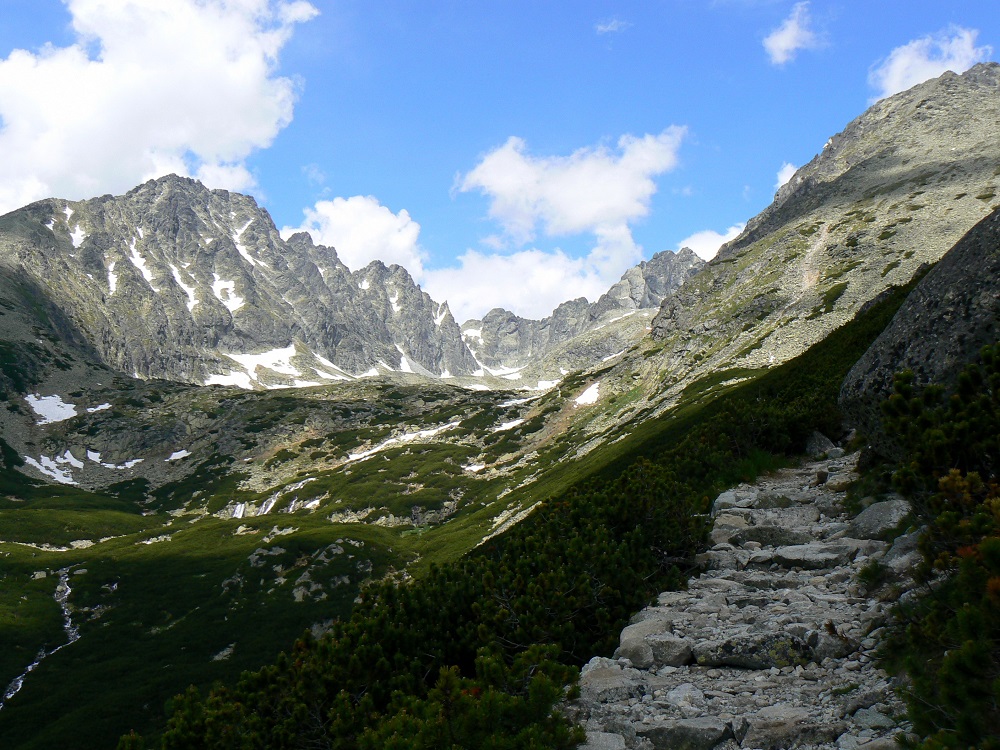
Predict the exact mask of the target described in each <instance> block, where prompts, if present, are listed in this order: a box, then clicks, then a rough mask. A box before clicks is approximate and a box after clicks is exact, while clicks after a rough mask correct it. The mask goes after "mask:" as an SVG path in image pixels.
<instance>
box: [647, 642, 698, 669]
mask: <svg viewBox="0 0 1000 750" xmlns="http://www.w3.org/2000/svg"><path fill="white" fill-rule="evenodd" d="M646 643H648V644H649V646H650V648H651V650H652V652H653V662H654V663H655V664H656V665H657V666H661V667H683V666H684V665H686V664H690V663H691V662H693V661H694V653H693V652H692V651H691V641H689V640H688V639H687V638H676V637H674V636H672V635H653V636H650V637H649V638H647V639H646Z"/></svg>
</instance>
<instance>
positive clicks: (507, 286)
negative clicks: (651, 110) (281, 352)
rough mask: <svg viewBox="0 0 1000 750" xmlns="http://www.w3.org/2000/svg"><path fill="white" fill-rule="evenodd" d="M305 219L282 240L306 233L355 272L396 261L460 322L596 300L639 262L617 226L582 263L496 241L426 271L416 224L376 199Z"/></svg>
mask: <svg viewBox="0 0 1000 750" xmlns="http://www.w3.org/2000/svg"><path fill="white" fill-rule="evenodd" d="M304 214H305V221H304V222H303V224H302V226H300V227H284V228H283V229H282V230H281V235H282V236H283V237H285V238H288V237H290V236H291V235H292V234H294V233H295V232H302V231H305V232H309V234H310V235H311V236H312V238H313V241H314V242H317V243H318V244H322V245H328V246H330V247H334V248H336V250H337V255H338V257H339V258H340V259H341V261H343V262H344V263H345V264H346V265H347V267H348V268H350V269H352V270H357V269H359V268H363V267H364V266H366V265H367V264H368V263H370V262H371V261H372V260H375V259H378V260H381V261H383V262H385V263H398V264H399V265H401V266H403V267H404V268H406V269H407V270H408V271H409V272H410V275H411V276H413V278H414V279H415V280H416V281H417V282H418V283H419V284H420V285H421V286H422V287H423V289H424V290H425V291H427V292H428V293H429V294H430V295H431V297H433V298H434V299H435V300H437V301H439V302H443V301H445V300H447V302H448V304H449V306H450V307H451V310H452V314H453V315H454V316H455V319H456V320H458V321H459V322H462V321H464V320H468V319H469V318H478V317H482V316H483V315H484V314H486V313H487V312H488V311H489V310H491V309H492V308H494V307H505V308H507V309H509V310H513V311H514V312H516V313H517V314H518V315H522V316H525V317H533V318H541V317H545V316H546V315H548V314H549V313H550V312H552V310H553V309H554V308H555V307H556V306H557V305H558V304H560V303H561V302H565V301H566V300H568V299H573V298H576V297H587V298H588V299H590V300H591V301H593V300H595V299H597V298H598V297H599V296H600V295H602V294H604V292H606V291H607V290H608V287H610V286H611V285H612V284H613V283H615V282H616V281H618V279H619V278H620V277H621V275H622V274H623V273H624V272H625V271H626V270H627V269H628V268H629V267H631V266H633V265H635V264H636V263H638V262H639V261H640V260H642V250H641V248H639V247H638V246H637V245H636V244H635V241H634V240H633V238H632V233H631V232H630V231H629V229H628V227H627V226H625V225H623V224H621V225H610V226H607V227H598V228H596V229H595V232H594V234H595V244H594V246H593V248H592V249H591V250H590V251H589V252H588V253H587V255H586V256H585V257H583V258H573V257H571V256H570V255H568V254H566V253H565V252H563V251H562V250H560V249H556V250H554V251H544V250H539V249H536V248H532V249H527V250H520V251H517V252H513V253H505V252H500V251H497V250H498V248H499V247H501V245H500V244H499V243H496V242H494V243H485V244H486V245H487V247H490V248H491V251H490V252H481V251H478V250H468V251H467V252H466V253H465V254H464V255H462V256H460V257H459V258H458V265H457V266H454V267H451V268H441V269H434V270H428V269H426V268H425V267H424V263H425V262H426V259H427V257H426V253H425V252H424V250H423V248H422V247H421V246H420V241H419V237H420V224H418V223H417V222H416V221H414V220H413V219H412V218H411V217H410V214H409V212H407V211H406V210H405V209H404V210H401V211H399V213H395V214H394V213H393V212H392V211H390V210H389V209H388V208H386V207H385V206H383V205H381V204H380V203H379V201H378V200H377V199H376V198H374V197H372V196H361V195H356V196H353V197H351V198H334V199H333V200H323V201H318V202H317V203H316V205H315V206H314V207H312V208H307V209H305V211H304ZM492 239H494V240H495V239H496V238H492Z"/></svg>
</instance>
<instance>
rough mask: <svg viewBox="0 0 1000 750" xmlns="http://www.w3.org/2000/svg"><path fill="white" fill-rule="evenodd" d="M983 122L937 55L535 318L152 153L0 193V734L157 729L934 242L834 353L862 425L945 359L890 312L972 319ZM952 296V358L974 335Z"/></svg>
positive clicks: (563, 481) (582, 471) (659, 427)
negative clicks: (784, 163)
mask: <svg viewBox="0 0 1000 750" xmlns="http://www.w3.org/2000/svg"><path fill="white" fill-rule="evenodd" d="M998 131H1000V66H998V65H995V64H982V65H977V66H976V67H974V68H972V69H971V70H969V71H968V72H966V73H964V74H962V75H956V74H953V73H945V74H944V75H943V76H941V77H939V78H937V79H934V80H930V81H927V82H926V83H923V84H920V85H918V86H916V87H914V88H912V89H910V90H908V91H905V92H903V93H900V94H897V95H895V96H892V97H890V98H887V99H884V100H881V101H879V102H877V103H875V104H873V105H872V106H871V107H870V108H869V109H868V110H867V111H866V112H865V113H864V114H862V115H861V116H860V117H858V118H857V119H855V120H854V121H852V122H851V123H849V124H848V125H847V126H846V127H845V129H844V130H843V131H842V132H841V133H839V134H837V135H834V136H833V137H831V138H830V139H829V141H828V142H827V143H826V145H825V146H824V147H823V149H822V150H821V152H820V153H819V154H818V155H817V156H816V157H815V158H814V159H813V160H812V161H810V162H809V163H808V164H806V165H805V166H804V167H802V168H801V169H799V170H798V171H797V172H796V174H795V175H794V176H793V178H792V179H791V180H790V181H789V182H788V183H787V184H786V185H784V186H783V187H781V188H780V189H779V191H778V193H777V195H776V196H775V199H774V202H773V203H772V204H771V205H770V206H769V207H768V208H767V209H765V210H764V211H763V212H762V213H761V214H760V215H758V216H757V217H754V218H753V219H751V220H750V221H749V222H748V224H747V226H746V228H745V230H744V231H743V232H742V233H741V234H740V236H738V237H737V238H735V239H734V240H732V241H731V242H729V243H727V244H726V245H724V246H723V247H722V248H721V250H720V252H719V254H718V255H717V257H715V258H714V259H713V260H711V261H710V262H708V263H704V262H703V261H701V260H700V259H699V258H698V257H697V256H695V255H694V253H692V252H691V251H690V250H682V251H680V252H678V253H672V252H664V253H659V254H657V255H654V256H653V257H652V258H651V259H650V260H648V261H644V262H643V263H641V264H639V265H638V266H636V267H634V268H632V269H630V270H629V271H627V272H626V273H625V274H624V276H623V277H622V279H621V281H619V282H618V283H616V284H615V285H614V286H612V287H611V288H610V289H609V290H608V292H607V293H606V294H605V295H603V296H602V297H601V298H600V299H598V300H597V301H595V302H589V301H588V300H585V299H576V300H570V301H567V302H565V303H563V304H562V305H560V306H559V307H558V308H556V309H555V310H554V311H553V312H552V314H551V315H550V316H548V317H547V318H545V319H543V320H526V319H523V318H520V317H518V316H516V315H514V314H513V313H511V312H509V311H505V310H500V309H497V310H492V311H490V312H489V313H488V314H486V315H485V316H483V318H482V319H481V320H470V321H464V322H462V323H461V324H459V322H457V321H456V320H455V319H454V317H453V316H452V314H451V312H450V310H449V309H448V305H447V303H446V302H440V303H439V302H437V301H434V300H432V299H431V298H430V297H429V296H428V295H427V294H426V293H425V292H423V291H422V290H421V289H420V288H419V286H418V285H417V284H416V283H415V282H414V280H413V278H412V277H411V276H410V274H409V273H408V272H407V271H406V270H405V269H404V268H402V267H400V266H395V265H394V266H385V265H384V264H382V263H380V262H378V261H376V262H373V263H371V264H369V265H368V266H366V267H365V268H362V269H359V270H351V269H349V268H347V267H346V266H345V265H344V264H343V263H342V262H341V261H340V260H339V259H338V257H337V253H336V250H335V249H334V248H329V247H325V246H321V245H316V244H314V242H313V241H312V239H311V238H310V237H309V236H308V235H307V234H304V233H300V234H295V235H293V236H291V237H288V238H287V239H284V238H282V237H281V236H280V234H279V233H278V231H277V229H276V227H275V226H274V223H273V222H272V221H271V219H270V217H269V216H268V214H267V213H266V211H264V210H263V209H261V208H260V207H259V206H258V205H257V204H256V202H255V201H254V199H253V198H251V197H249V196H244V195H239V194H236V193H230V192H227V191H223V190H210V189H208V188H206V187H204V186H203V185H201V184H200V183H198V182H196V181H194V180H190V179H186V178H181V177H177V176H167V177H162V178H159V179H156V180H152V181H150V182H147V183H145V184H143V185H140V186H138V187H136V188H135V189H134V190H132V191H130V192H129V193H127V194H125V195H122V196H102V197H99V198H93V199H89V200H82V201H69V200H64V199H59V198H52V199H48V200H43V201H39V202H37V203H33V204H31V205H29V206H26V207H24V208H22V209H19V210H17V211H14V212H12V213H9V214H7V215H5V216H3V217H0V393H2V394H3V397H4V406H5V408H4V409H3V410H0V461H2V465H0V555H2V563H0V566H2V567H0V573H2V575H3V576H4V580H5V581H6V583H7V584H8V585H7V589H6V593H0V632H3V633H4V636H3V638H4V642H5V643H7V644H9V646H8V647H7V648H5V649H4V650H3V651H4V653H3V654H0V685H5V684H8V683H9V684H10V685H11V686H12V687H11V689H9V690H8V691H7V693H8V694H7V695H5V696H4V698H3V700H2V701H0V745H3V746H4V747H12V748H25V749H27V748H41V747H49V746H52V745H53V744H60V743H62V744H64V745H65V744H66V742H67V741H69V740H67V738H71V737H74V736H75V735H74V733H75V732H78V731H79V730H77V729H76V728H77V727H86V732H85V733H84V735H79V736H86V737H87V739H86V740H85V743H84V744H78V745H76V746H79V747H106V746H109V742H112V741H113V739H114V738H117V736H118V735H119V734H121V733H122V732H125V731H127V730H128V729H129V728H134V727H142V728H145V729H146V730H149V731H153V732H157V731H160V730H162V726H163V716H162V704H163V702H164V701H165V700H166V699H168V698H170V697H171V696H173V695H174V694H176V693H177V692H180V691H181V690H183V689H184V688H185V687H186V686H187V685H188V684H191V683H195V684H198V685H208V684H210V683H211V682H212V681H214V680H216V679H226V680H234V679H235V678H236V676H237V675H238V674H239V673H240V671H241V670H244V669H255V668H259V666H260V665H261V664H262V663H266V662H268V660H272V659H273V658H275V656H276V654H277V652H278V651H280V650H282V649H284V648H287V647H288V645H289V643H291V640H292V639H294V638H295V637H296V636H298V635H300V634H301V633H302V631H303V630H305V629H311V630H312V632H314V633H316V634H321V633H323V632H325V631H326V630H328V629H329V628H330V627H331V623H332V622H333V621H334V620H337V619H340V618H346V617H348V616H349V613H350V612H351V610H352V607H354V605H355V601H356V599H357V598H358V597H359V595H361V593H362V592H363V590H364V589H365V586H367V585H369V584H370V582H371V581H373V580H407V579H410V578H414V579H420V578H421V577H422V576H425V575H427V574H428V571H429V570H431V569H432V568H433V567H434V566H437V565H444V564H448V563H451V562H453V561H455V560H458V559H460V558H462V557H463V556H464V555H467V554H468V553H469V552H470V551H471V550H474V549H476V548H477V547H480V546H482V545H483V544H484V543H485V542H487V541H489V540H491V539H495V538H497V537H499V536H502V535H503V534H504V532H505V531H507V530H508V529H510V528H511V527H513V526H515V525H517V524H531V523H532V522H533V521H532V519H533V518H535V516H534V515H532V512H533V511H534V510H535V509H536V508H538V507H539V505H540V504H543V503H544V501H545V500H546V499H548V498H552V497H560V496H561V494H560V493H564V492H568V491H569V490H570V489H571V488H574V487H577V486H579V485H580V484H581V483H582V482H585V481H588V479H589V478H590V477H593V476H597V475H603V474H606V473H607V472H610V471H612V470H617V469H616V468H615V467H618V466H619V464H622V462H627V461H628V460H630V458H631V457H633V454H634V452H635V451H636V450H637V449H636V446H637V445H639V444H640V442H641V441H642V440H645V439H646V438H647V437H648V436H650V435H659V434H661V433H663V434H666V433H665V432H664V431H668V430H669V429H674V428H673V427H670V425H677V424H682V420H684V419H688V418H689V415H690V414H692V413H693V410H697V409H700V408H702V407H704V406H705V405H706V404H710V403H712V402H713V400H714V399H717V398H719V397H721V396H722V395H724V394H726V393H727V392H731V391H733V389H735V388H737V387H739V386H740V385H741V384H746V383H752V382H756V381H757V380H760V379H763V378H766V377H767V373H768V372H772V371H774V370H775V369H776V368H778V367H780V366H781V365H783V364H784V363H788V362H790V361H792V360H794V359H795V358H796V357H798V356H800V355H802V354H803V353H804V352H807V351H808V350H810V348H811V347H815V346H816V345H819V344H821V343H822V342H824V341H828V340H829V339H830V337H831V335H832V334H833V333H834V332H835V331H838V330H842V329H843V327H844V326H845V325H848V324H849V323H850V322H851V321H853V320H856V319H857V318H858V316H859V315H861V314H863V313H864V312H865V311H866V310H869V309H871V308H872V307H873V305H876V304H878V303H879V301H881V300H884V299H886V298H887V296H888V295H891V294H892V293H894V291H895V290H899V289H901V288H904V287H907V285H909V284H915V283H916V281H917V280H918V279H919V278H921V276H922V275H923V274H924V273H926V272H927V270H928V269H929V268H930V267H931V266H933V265H934V264H937V263H938V261H940V260H941V259H942V258H945V260H944V261H942V262H941V263H940V264H938V267H937V269H935V271H932V272H931V273H930V274H928V275H927V277H926V279H925V281H924V282H920V284H919V285H917V286H916V289H917V291H915V292H914V293H913V296H912V297H911V298H910V300H909V301H908V302H907V303H906V304H904V306H903V307H902V308H901V312H900V313H899V314H898V315H897V317H896V319H895V320H894V322H893V324H892V326H891V327H890V328H889V329H886V333H885V334H883V338H882V343H881V344H880V345H879V347H880V348H879V347H873V348H872V350H870V351H869V353H868V354H867V355H865V357H864V358H862V360H861V361H860V362H859V364H858V368H859V369H857V370H856V372H854V373H852V376H851V378H850V379H849V380H848V381H847V382H846V383H845V386H844V387H845V391H844V399H845V404H846V406H845V413H847V414H849V415H851V419H853V420H854V421H855V422H856V423H858V424H861V423H864V425H865V428H866V431H869V432H872V433H874V432H875V431H876V430H877V427H875V426H874V425H873V422H872V414H873V411H876V410H877V406H873V404H874V403H875V401H874V400H873V398H874V397H873V396H871V395H870V394H871V393H874V391H875V390H877V389H881V390H879V393H880V394H881V395H883V396H884V395H885V392H886V388H887V386H886V381H887V379H888V378H889V372H890V370H892V369H893V368H898V367H899V366H901V365H906V366H912V365H913V363H912V362H908V361H907V360H906V359H905V356H904V354H905V352H907V351H909V352H912V353H915V354H914V356H915V357H916V359H917V360H920V359H921V358H923V359H926V358H928V357H932V358H933V357H934V356H936V355H932V354H927V353H926V352H923V350H921V349H920V348H919V347H915V346H913V345H912V344H911V343H910V342H912V340H913V339H914V337H915V336H919V337H923V339H924V341H925V342H929V341H930V340H931V338H934V339H935V340H946V339H948V334H947V333H942V332H941V331H938V332H937V333H935V334H934V335H933V336H931V335H930V334H928V333H915V332H916V331H921V330H924V329H920V328H919V326H918V325H917V324H918V323H920V322H921V321H923V322H925V323H926V322H927V321H928V320H930V319H933V318H934V317H935V316H936V315H938V312H936V311H938V310H946V311H948V312H947V313H946V315H947V317H948V319H949V320H951V319H956V320H958V319H961V320H964V321H966V322H968V321H977V320H981V319H985V318H988V319H989V320H991V321H992V320H994V319H995V313H993V312H989V313H986V312H983V311H984V310H986V309H987V307H988V305H986V303H985V302H984V300H992V299H993V297H994V296H995V295H992V292H991V291H990V285H989V283H987V282H988V277H989V275H990V274H991V273H992V270H990V269H992V266H988V265H985V266H980V265H976V262H977V260H978V259H979V256H984V257H986V258H987V259H988V258H991V257H992V255H990V254H989V248H995V246H996V215H997V214H996V213H995V212H997V211H1000V199H998V198H997V195H998V185H1000V132H998ZM963 237H965V238H966V239H964V240H963ZM953 248H955V249H954V251H953V250H952V249H953ZM973 267H974V268H979V269H980V271H979V277H980V278H979V282H978V285H977V284H976V283H975V282H976V279H975V278H973V279H970V278H969V277H967V276H962V275H961V272H962V271H963V270H967V269H969V268H973ZM949 269H950V270H949ZM984 275H985V277H986V281H984V280H983V276H984ZM935 279H937V280H936V281H935ZM942 279H943V280H942ZM959 286H966V287H970V288H975V289H978V290H979V293H978V295H977V296H976V297H975V300H974V301H972V302H968V301H966V302H962V304H959V303H958V302H955V301H954V300H953V299H952V298H951V297H949V295H952V294H953V293H954V290H955V289H956V288H957V287H959ZM942 300H949V301H948V302H942ZM918 303H919V304H918ZM990 309H991V310H992V309H993V308H990ZM941 314H942V315H944V314H945V313H941ZM991 316H992V317H991ZM963 326H964V324H963ZM963 326H959V328H961V331H960V332H959V334H956V336H955V341H957V342H958V343H956V345H955V346H956V347H957V348H956V353H954V354H952V355H948V356H950V357H951V358H952V359H954V360H955V362H956V363H957V362H958V360H959V359H963V358H965V357H967V356H968V355H969V352H970V351H971V350H972V349H975V348H976V347H978V345H979V344H980V343H983V342H985V341H987V340H988V339H991V337H992V331H993V329H992V328H990V327H989V326H986V327H983V326H982V325H979V324H978V323H977V324H976V325H973V324H972V323H970V324H969V325H968V326H964V327H963ZM967 328H968V330H966V329H967ZM956 330H958V329H956ZM959 339H961V340H960V341H959ZM959 349H960V350H961V351H958V350H959ZM928 351H929V350H928ZM933 351H935V352H940V351H942V350H941V349H940V348H937V349H934V350H933ZM949 367H950V365H949ZM953 370H954V367H952V368H951V369H950V370H948V372H953ZM942 372H943V370H942ZM940 374H941V372H939V371H938V370H935V372H934V373H931V372H929V371H928V373H926V379H931V378H932V377H935V376H937V375H940ZM876 381H878V382H879V383H881V385H878V386H877V388H876V386H875V385H873V384H874V383H875V382H876ZM866 394H867V395H866ZM865 420H868V421H867V422H865ZM849 426H852V425H844V428H845V429H844V431H845V432H846V428H847V427H849ZM855 426H857V425H855ZM677 429H680V428H677ZM832 437H834V438H839V437H841V436H840V435H833V436H832ZM801 447H804V446H801ZM60 597H62V598H61V599H60ZM15 604H16V605H17V607H18V610H17V611H18V614H17V616H16V617H15V616H13V615H11V616H8V615H7V614H6V613H7V612H8V611H13V608H14V606H15ZM71 629H72V632H73V633H74V634H75V636H76V637H75V638H73V639H72V640H71V642H70V643H68V644H66V645H65V646H64V644H65V641H66V634H67V633H69V632H70V631H71ZM29 665H32V666H31V667H29ZM36 667H37V668H36ZM26 668H27V671H26ZM112 668H113V669H117V670H119V671H120V672H121V673H123V674H127V675H128V679H126V680H124V682H123V683H122V685H123V687H122V689H120V690H119V689H118V688H116V687H115V686H113V685H104V684H103V683H102V680H101V675H102V673H103V672H104V671H105V670H110V669H112ZM18 681H20V682H18ZM82 684H90V685H94V686H95V687H94V692H93V693H89V694H87V695H81V694H80V693H81V691H80V685H82ZM15 686H16V689H14V688H15ZM11 690H13V692H11ZM109 705H115V706H116V707H117V712H116V716H115V717H114V718H112V719H108V720H107V722H106V727H104V728H102V727H101V722H100V721H98V719H97V718H96V717H98V716H102V715H103V714H102V707H107V706H109ZM105 713H106V711H105ZM53 717H54V718H53ZM91 732H92V733H93V737H92V738H91V736H90V735H89V734H86V733H91Z"/></svg>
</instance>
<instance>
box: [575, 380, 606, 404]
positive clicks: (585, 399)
mask: <svg viewBox="0 0 1000 750" xmlns="http://www.w3.org/2000/svg"><path fill="white" fill-rule="evenodd" d="M600 389H601V381H597V382H596V383H594V384H593V385H591V386H590V387H589V388H588V389H587V390H585V391H584V392H583V393H581V394H580V395H579V396H577V397H576V399H574V401H573V403H575V404H576V405H577V406H589V405H591V404H596V403H597V399H598V397H599V396H600Z"/></svg>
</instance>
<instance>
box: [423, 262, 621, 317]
mask: <svg viewBox="0 0 1000 750" xmlns="http://www.w3.org/2000/svg"><path fill="white" fill-rule="evenodd" d="M458 261H459V265H458V266H457V267H454V268H444V269H439V270H435V271H429V272H428V274H427V278H426V281H425V283H424V289H426V290H427V292H428V293H429V294H430V295H431V297H433V298H434V299H436V300H443V299H447V300H448V306H449V307H450V308H451V311H452V314H453V315H454V316H455V319H456V320H457V321H459V322H460V323H461V322H464V321H466V320H469V319H471V318H481V317H482V316H483V315H485V314H486V313H487V312H489V311H490V310H492V309H493V308H494V307H503V308H506V309H508V310H513V311H514V312H515V313H517V314H518V315H521V316H522V317H527V318H535V319H538V318H544V317H545V316H546V315H548V314H549V313H551V312H552V310H553V309H554V308H555V307H556V305H558V304H559V303H561V302H565V301H566V300H568V299H573V298H576V297H587V298H588V299H590V300H595V299H597V298H598V297H599V296H600V295H602V294H604V292H606V291H607V290H608V287H609V286H610V284H609V283H608V282H607V280H606V279H605V278H604V277H603V276H602V275H601V274H600V272H599V270H598V269H597V268H595V267H594V266H593V265H592V264H591V263H589V262H588V260H587V259H583V258H573V257H571V256H569V255H567V254H566V253H564V252H562V251H561V250H555V251H553V252H547V251H542V250H538V249H534V248H532V249H528V250H519V251H518V252H515V253H511V254H509V255H501V254H499V253H481V252H479V251H478V250H468V251H466V252H465V253H464V254H463V255H462V256H460V257H459V259H458ZM619 275H620V274H619ZM615 281H617V279H615ZM612 283H613V282H612Z"/></svg>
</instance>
